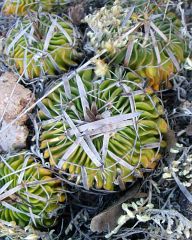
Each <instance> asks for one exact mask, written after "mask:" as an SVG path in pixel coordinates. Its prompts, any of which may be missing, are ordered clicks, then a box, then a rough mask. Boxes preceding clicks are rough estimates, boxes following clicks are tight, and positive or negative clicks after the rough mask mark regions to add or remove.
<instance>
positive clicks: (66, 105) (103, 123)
mask: <svg viewBox="0 0 192 240" xmlns="http://www.w3.org/2000/svg"><path fill="white" fill-rule="evenodd" d="M142 84H143V83H142V82H141V80H140V79H138V77H136V76H135V75H134V74H132V73H130V72H129V73H126V74H123V73H121V71H117V72H116V73H114V74H109V73H108V76H107V77H105V79H104V80H101V79H100V78H98V77H96V75H95V74H94V72H93V70H86V71H84V72H82V73H81V74H80V75H78V76H77V77H76V78H74V79H71V80H69V81H67V83H65V84H64V87H60V88H58V89H57V90H55V91H54V92H53V93H51V94H50V95H49V96H48V97H47V98H45V99H44V100H43V101H42V104H43V105H44V107H43V108H42V109H41V110H40V111H39V118H40V119H41V121H42V134H41V137H40V142H41V145H40V147H41V149H42V150H43V152H44V157H45V158H46V159H49V161H50V163H51V165H52V166H57V167H58V168H59V169H62V170H63V171H64V172H66V173H68V174H69V179H71V180H73V181H76V182H77V183H79V182H80V183H81V184H83V185H84V186H85V187H87V188H89V187H96V188H104V189H107V190H113V189H114V186H115V185H118V179H119V177H120V178H121V179H122V181H123V182H125V183H126V182H131V181H133V180H134V178H135V177H138V176H139V177H142V169H143V168H149V169H154V168H155V166H156V164H157V162H158V160H159V158H160V157H161V154H160V149H161V147H165V145H166V143H165V142H164V141H163V139H162V136H163V134H164V133H165V132H166V131H167V124H166V122H165V121H164V120H163V118H162V117H161V115H162V114H163V107H162V105H161V103H160V100H159V99H158V98H157V97H156V96H155V95H153V94H152V91H151V90H150V91H148V90H147V91H148V93H147V92H145V91H144V90H142V89H143V88H142Z"/></svg>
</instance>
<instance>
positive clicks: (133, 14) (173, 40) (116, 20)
mask: <svg viewBox="0 0 192 240" xmlns="http://www.w3.org/2000/svg"><path fill="white" fill-rule="evenodd" d="M134 4H135V5H136V6H135V8H134V7H132V6H131V4H130V3H128V4H126V5H124V4H123V3H121V1H115V2H114V5H113V6H112V7H107V6H106V7H104V8H102V9H100V10H98V12H96V13H94V14H93V15H88V16H87V17H86V18H85V21H86V22H87V23H88V25H89V27H90V31H89V32H88V37H89V41H90V44H91V47H92V48H93V49H94V50H95V51H100V50H102V49H105V50H106V51H107V53H106V55H105V59H108V61H109V62H110V63H113V64H120V65H124V67H127V68H129V69H131V70H134V71H135V72H136V73H137V74H139V75H140V76H141V77H143V78H147V79H148V80H149V85H150V86H152V87H153V88H154V89H155V90H158V89H159V87H160V85H161V84H162V83H163V84H164V85H166V86H168V87H169V86H170V83H169V81H168V80H169V78H170V77H171V76H172V75H173V74H174V73H177V72H178V71H179V70H180V69H181V64H182V63H183V62H184V60H185V51H186V46H187V44H186V43H185V40H184V38H183V37H182V34H181V32H180V29H181V21H180V20H179V19H178V18H177V16H176V15H175V14H174V13H172V12H169V13H168V14H165V9H164V8H163V7H162V6H161V4H159V5H160V6H161V7H160V6H159V5H154V4H152V3H149V2H148V1H134ZM137 5H138V6H137Z"/></svg>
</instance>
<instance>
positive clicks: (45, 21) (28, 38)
mask: <svg viewBox="0 0 192 240" xmlns="http://www.w3.org/2000/svg"><path fill="white" fill-rule="evenodd" d="M77 37H78V33H77V31H76V30H75V28H74V27H73V25H72V24H71V23H70V22H68V21H67V20H63V19H62V18H60V17H59V16H56V15H50V14H46V13H41V14H40V15H39V17H38V18H37V19H33V17H32V16H31V17H26V18H24V19H18V21H17V22H16V24H15V26H14V27H13V28H12V29H11V30H10V32H9V33H8V36H7V40H6V47H5V54H6V56H7V59H8V64H10V65H11V66H12V65H13V63H15V66H16V68H17V69H18V71H19V73H20V74H21V75H22V74H23V73H24V76H25V77H26V78H35V77H38V76H40V75H45V74H47V75H55V74H57V73H60V72H66V71H67V70H68V69H69V68H70V67H75V66H77V62H78V61H79V58H80V57H81V55H82V54H81V53H79V52H78V49H77V48H78V42H77Z"/></svg>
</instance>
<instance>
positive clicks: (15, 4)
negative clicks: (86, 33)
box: [3, 0, 66, 16]
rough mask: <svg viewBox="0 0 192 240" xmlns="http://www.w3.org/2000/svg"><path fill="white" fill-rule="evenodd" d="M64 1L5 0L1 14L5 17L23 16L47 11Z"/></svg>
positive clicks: (62, 3)
mask: <svg viewBox="0 0 192 240" xmlns="http://www.w3.org/2000/svg"><path fill="white" fill-rule="evenodd" d="M65 2H66V1H65V0H59V1H58V0H5V1H4V5H3V13H4V14H5V15H18V16H25V15H26V14H27V13H29V12H37V11H42V10H43V11H48V12H50V11H51V10H52V9H53V7H55V6H58V5H60V6H61V5H62V6H63V5H64V4H65Z"/></svg>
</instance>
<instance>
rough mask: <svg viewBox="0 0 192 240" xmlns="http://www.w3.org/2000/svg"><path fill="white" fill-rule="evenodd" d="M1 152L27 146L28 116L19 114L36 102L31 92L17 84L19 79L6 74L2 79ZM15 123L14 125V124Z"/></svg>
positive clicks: (0, 79) (11, 74) (0, 83)
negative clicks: (26, 124)
mask: <svg viewBox="0 0 192 240" xmlns="http://www.w3.org/2000/svg"><path fill="white" fill-rule="evenodd" d="M0 93H1V94H0V118H1V129H0V132H1V134H0V151H11V150H14V149H17V148H23V147H25V146H26V139H27V136H28V129H27V127H26V126H25V123H26V121H27V119H28V116H27V114H25V115H23V116H22V117H21V118H18V120H17V117H18V116H19V114H20V113H21V112H22V111H23V110H24V109H26V108H27V107H29V106H30V105H31V104H32V102H33V101H34V97H33V94H32V92H31V91H30V90H28V89H27V88H25V87H23V86H22V85H21V84H19V83H18V82H17V77H16V76H15V75H14V74H13V73H10V72H6V73H4V74H2V75H1V77H0ZM13 121H15V122H14V123H13V124H12V122H13Z"/></svg>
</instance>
